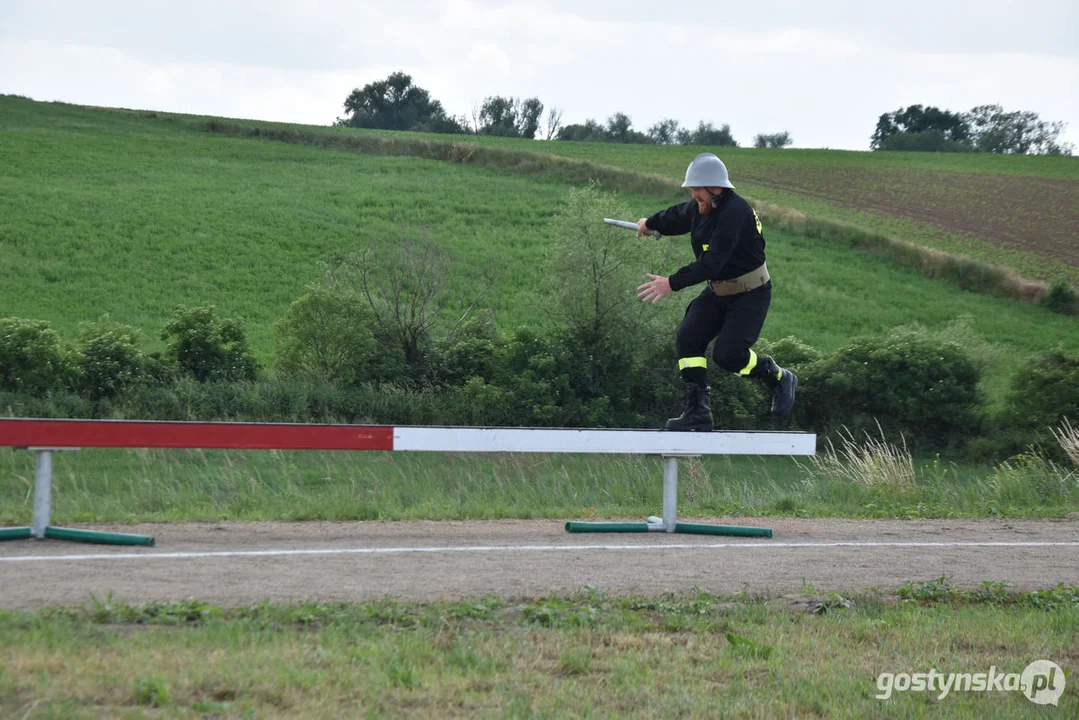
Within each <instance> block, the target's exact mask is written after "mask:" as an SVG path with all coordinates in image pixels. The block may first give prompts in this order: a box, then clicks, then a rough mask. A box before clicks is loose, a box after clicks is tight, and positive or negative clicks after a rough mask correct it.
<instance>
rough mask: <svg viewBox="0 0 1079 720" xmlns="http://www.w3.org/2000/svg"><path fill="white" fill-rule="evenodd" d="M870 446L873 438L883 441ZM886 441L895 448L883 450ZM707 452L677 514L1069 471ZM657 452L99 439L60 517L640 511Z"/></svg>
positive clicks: (864, 500)
mask: <svg viewBox="0 0 1079 720" xmlns="http://www.w3.org/2000/svg"><path fill="white" fill-rule="evenodd" d="M878 447H880V444H878ZM888 452H889V453H892V454H893V455H895V453H894V452H893V451H892V450H890V449H889V450H888ZM822 460H823V462H822V464H821V465H820V466H819V467H818V466H815V465H813V464H811V463H810V464H805V463H803V465H801V466H799V465H798V464H796V463H795V462H794V461H793V460H792V459H790V458H758V457H733V458H723V457H709V458H703V459H699V460H686V461H682V463H681V472H680V477H679V512H680V514H681V515H682V516H683V517H687V518H689V517H702V518H703V517H718V516H802V517H806V516H813V517H869V518H872V517H892V518H912V517H926V518H928V517H960V516H961V517H1001V516H1007V517H1060V516H1065V515H1067V514H1068V513H1071V512H1076V511H1079V474H1077V472H1076V471H1066V470H1065V469H1063V468H1061V467H1059V466H1057V465H1055V464H1053V463H1051V462H1049V461H1046V460H1044V459H1041V458H1039V457H1037V456H1031V457H1022V458H1017V459H1013V460H1010V461H1009V462H1007V463H1003V464H1001V465H997V466H984V465H982V466H972V465H960V464H957V463H945V462H942V461H941V460H940V459H939V458H934V459H928V460H917V459H915V460H913V461H907V460H906V459H905V458H902V457H898V458H896V457H893V458H892V459H891V460H889V459H884V460H882V459H881V458H880V457H879V456H870V454H869V452H867V451H866V450H865V448H864V447H863V448H862V449H861V450H858V451H853V452H852V460H851V461H849V462H848V460H847V459H846V458H844V457H842V455H841V454H840V455H837V457H836V458H835V459H833V460H828V459H827V456H826V455H825V456H822ZM662 477H663V471H662V467H661V463H660V460H659V459H658V458H652V457H636V456H610V457H605V456H572V455H569V456H561V455H483V454H442V453H439V454H434V453H430V454H429V453H373V452H369V453H347V452H314V451H311V452H286V451H255V452H238V451H175V450H101V449H87V450H84V451H83V452H80V453H58V454H57V455H56V457H55V458H54V481H53V488H54V494H53V519H54V521H55V522H56V523H57V524H64V523H99V522H136V521H140V522H141V521H217V520H278V521H295V520H334V521H350V520H414V519H433V520H437V519H447V520H449V519H457V520H466V519H501V518H557V519H559V520H570V519H589V518H638V519H643V518H645V517H647V516H649V515H654V514H658V513H659V511H660V509H661V508H662ZM33 487H34V468H33V458H32V457H31V454H30V453H26V452H8V451H5V452H0V524H3V525H14V526H22V525H26V524H28V523H29V521H30V518H31V517H32V514H33Z"/></svg>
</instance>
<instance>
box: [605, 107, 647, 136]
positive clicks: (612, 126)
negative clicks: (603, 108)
mask: <svg viewBox="0 0 1079 720" xmlns="http://www.w3.org/2000/svg"><path fill="white" fill-rule="evenodd" d="M607 141H608V142H617V143H647V142H649V140H648V136H646V135H645V134H644V133H642V132H637V131H636V130H634V129H633V121H632V120H630V118H629V115H626V114H625V113H622V112H618V113H615V114H614V115H612V116H610V117H609V118H607Z"/></svg>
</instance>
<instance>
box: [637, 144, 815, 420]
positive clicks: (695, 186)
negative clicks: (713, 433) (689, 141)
mask: <svg viewBox="0 0 1079 720" xmlns="http://www.w3.org/2000/svg"><path fill="white" fill-rule="evenodd" d="M682 187H684V188H690V189H691V191H692V194H693V198H692V199H691V200H689V201H688V202H685V203H682V204H681V205H674V206H673V207H669V208H667V209H666V210H662V211H660V212H658V213H656V214H655V215H652V216H651V217H647V218H641V219H640V220H638V221H637V236H638V237H640V236H642V235H653V234H654V233H655V232H658V233H660V234H662V235H683V234H685V233H689V234H690V238H691V240H692V243H693V254H694V256H695V258H696V259H695V260H694V261H693V262H691V263H690V264H689V265H686V266H685V267H683V268H681V269H680V270H678V272H676V273H674V274H673V275H671V276H670V277H664V276H662V275H652V274H651V273H649V274H648V278H649V280H648V282H646V283H645V284H644V285H641V286H640V287H638V288H637V296H638V297H639V298H640V299H641V300H642V301H645V302H648V301H651V302H653V303H655V302H658V301H659V300H660V299H661V298H663V297H666V296H667V295H669V294H671V293H672V292H677V291H678V290H681V289H683V288H687V287H692V286H694V285H698V284H700V283H702V282H703V283H706V284H705V286H704V289H703V290H702V291H701V293H700V294H699V295H697V297H695V298H694V299H693V301H692V302H690V304H689V307H687V308H686V314H685V317H684V318H683V320H682V324H681V325H679V326H678V333H677V336H676V345H677V349H678V357H679V360H678V368H679V370H680V372H681V375H682V380H683V382H684V383H685V392H684V393H683V401H684V411H683V412H682V414H681V415H680V416H679V417H676V418H671V419H670V420H668V421H667V423H666V425H665V429H666V430H678V431H710V430H713V429H714V425H713V422H712V405H711V398H710V395H709V393H710V392H711V388H710V387H709V386H708V362H707V358H706V357H705V352H706V350H707V348H708V343H709V342H711V341H712V339H713V338H714V339H715V341H716V342H715V347H714V349H713V357H714V358H715V361H716V364H717V365H719V367H721V368H723V369H724V370H726V371H727V372H730V373H735V374H737V375H741V376H743V377H749V378H753V379H757V380H760V381H761V382H762V383H763V384H764V385H765V387H767V388H768V389H769V390H770V391H771V394H772V413H773V414H774V415H776V416H782V415H785V414H787V413H788V412H790V409H791V407H792V406H793V405H794V393H795V390H796V389H797V387H798V377H797V376H796V375H795V374H794V373H792V372H791V371H790V370H787V369H784V368H781V367H780V366H779V365H777V364H776V361H775V360H773V359H772V358H771V357H769V356H768V355H759V356H758V355H757V353H756V352H754V351H753V344H754V343H755V342H757V339H758V338H759V337H760V334H761V328H762V327H763V326H764V320H765V318H766V317H767V315H768V306H769V304H770V303H771V300H772V282H771V279H770V277H769V275H768V268H767V267H766V265H765V262H764V236H763V235H762V234H761V221H760V219H759V218H758V217H757V213H756V211H755V210H754V209H753V208H752V207H750V205H749V203H748V202H746V201H745V199H743V198H742V197H740V196H739V195H738V194H737V193H735V192H734V185H732V184H731V181H730V179H729V178H728V176H727V167H726V166H725V165H724V164H723V162H722V161H721V160H720V159H719V158H718V157H716V156H715V155H713V154H712V153H701V154H700V155H698V156H697V157H696V158H694V159H693V162H691V163H690V164H689V167H688V168H687V169H686V180H685V182H684V183H682Z"/></svg>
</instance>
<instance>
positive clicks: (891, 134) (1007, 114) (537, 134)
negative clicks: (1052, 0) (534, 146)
mask: <svg viewBox="0 0 1079 720" xmlns="http://www.w3.org/2000/svg"><path fill="white" fill-rule="evenodd" d="M344 107H345V115H344V116H343V117H340V118H338V119H337V121H336V124H337V125H339V126H343V127H355V128H369V129H378V130H402V131H412V132H433V133H450V134H458V135H495V136H500V137H517V138H528V139H536V138H539V139H543V140H566V141H573V140H577V141H589V142H612V143H638V144H648V145H709V146H713V147H716V146H718V147H738V142H737V141H736V140H735V139H734V136H733V134H732V133H731V128H730V125H726V124H724V125H721V126H719V127H716V125H715V124H713V123H712V122H708V121H704V120H701V121H700V122H699V123H698V124H697V126H696V127H689V126H685V127H684V126H682V124H681V123H680V122H679V121H678V120H674V119H672V118H664V119H662V120H660V121H659V122H657V123H655V124H653V125H652V126H651V127H649V128H648V129H647V130H644V131H641V130H637V129H635V128H634V127H633V121H632V119H631V118H630V117H629V115H627V114H626V113H623V112H616V113H614V114H613V115H611V116H610V117H609V118H607V120H606V122H599V121H597V120H595V119H588V120H586V121H585V122H583V123H573V124H563V122H562V118H563V110H562V109H561V108H558V107H554V106H552V107H549V108H547V107H545V106H544V104H543V102H541V101H540V99H539V98H536V97H531V98H526V99H521V98H514V97H504V96H500V95H492V96H488V97H486V98H484V99H483V102H482V103H480V104H479V106H477V107H475V108H473V110H472V115H471V117H469V116H466V115H458V116H453V115H450V114H449V113H448V112H447V111H446V109H445V108H444V107H443V106H442V103H441V102H439V101H438V100H435V99H433V98H432V97H431V94H430V92H428V91H427V90H425V89H424V88H421V87H420V86H418V85H416V84H415V83H413V81H412V76H411V75H408V74H406V73H404V72H400V71H398V72H394V73H392V74H390V75H389V76H388V77H386V78H385V79H383V80H377V81H375V82H371V83H368V84H367V85H364V86H363V87H362V88H356V89H354V90H353V91H352V92H351V93H350V94H349V95H348V97H347V98H346V99H345V104H344ZM544 110H546V111H547V112H546V115H545V114H544ZM1066 127H1067V125H1066V123H1063V122H1049V121H1045V120H1042V119H1041V118H1040V117H1039V116H1038V114H1037V113H1034V112H1029V111H1008V110H1005V109H1004V108H1003V107H1001V106H1000V105H979V106H977V107H974V108H972V109H970V110H969V111H967V112H965V113H959V112H952V111H950V110H942V109H940V108H937V107H933V106H928V107H925V106H922V105H910V106H909V107H906V108H900V109H898V110H895V111H894V112H889V113H884V114H882V115H881V116H880V118H879V119H878V120H877V126H876V128H875V130H874V132H873V135H872V136H871V137H870V149H872V150H893V151H910V150H914V151H929V152H988V153H1001V154H1019V155H1071V154H1072V151H1073V150H1074V146H1073V145H1072V144H1071V143H1066V142H1061V141H1060V134H1061V133H1062V132H1063V131H1064V129H1065V128H1066ZM793 142H794V141H793V139H792V138H791V136H790V133H789V132H786V131H784V132H778V133H758V134H757V135H756V136H754V138H753V147H755V148H785V147H788V146H790V145H792V144H793Z"/></svg>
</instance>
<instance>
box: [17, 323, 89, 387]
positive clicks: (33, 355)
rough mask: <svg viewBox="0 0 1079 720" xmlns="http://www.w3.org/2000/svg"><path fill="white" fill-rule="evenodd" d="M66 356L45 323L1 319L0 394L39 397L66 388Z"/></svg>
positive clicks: (69, 370)
mask: <svg viewBox="0 0 1079 720" xmlns="http://www.w3.org/2000/svg"><path fill="white" fill-rule="evenodd" d="M71 376H72V367H71V360H70V356H69V354H68V353H67V352H66V351H65V350H64V348H63V347H62V346H61V344H60V336H59V335H57V334H56V332H55V331H54V330H52V329H51V328H50V327H49V324H48V323H47V322H45V321H44V320H26V319H24V318H18V317H5V318H0V390H8V391H12V392H25V393H41V392H45V391H48V390H54V389H57V388H60V387H63V386H65V385H67V384H68V383H69V382H70V380H71Z"/></svg>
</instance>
